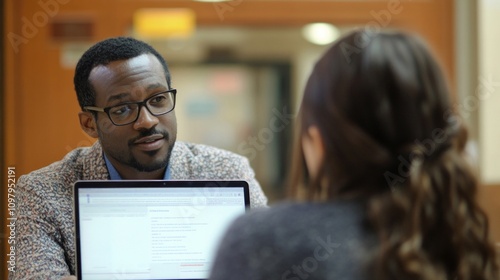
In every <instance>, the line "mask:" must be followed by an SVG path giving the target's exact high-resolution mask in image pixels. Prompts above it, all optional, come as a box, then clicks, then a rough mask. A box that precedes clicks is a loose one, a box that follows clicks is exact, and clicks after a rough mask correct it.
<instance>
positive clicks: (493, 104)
mask: <svg viewBox="0 0 500 280" xmlns="http://www.w3.org/2000/svg"><path fill="white" fill-rule="evenodd" d="M478 25H479V33H478V36H479V41H478V55H479V81H478V86H477V89H478V91H477V95H476V100H478V101H479V137H478V138H479V149H480V165H481V178H482V180H483V182H484V183H485V184H497V185H498V184H500V164H499V160H500V123H499V122H500V32H499V31H498V26H500V0H480V1H479V7H478ZM464 101H465V100H464ZM469 102H471V103H472V102H473V100H472V99H471V100H469ZM471 106H472V104H471ZM499 201H500V200H499Z"/></svg>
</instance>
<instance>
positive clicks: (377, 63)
mask: <svg viewBox="0 0 500 280" xmlns="http://www.w3.org/2000/svg"><path fill="white" fill-rule="evenodd" d="M449 95H450V94H449V91H448V89H447V86H446V82H445V79H444V77H443V75H442V73H441V70H440V68H439V66H438V65H437V63H436V61H435V60H434V58H433V57H432V55H431V54H430V52H429V51H428V49H427V47H426V46H425V44H424V43H423V42H422V41H420V40H419V39H418V38H417V37H415V36H412V35H408V34H404V33H398V32H392V33H366V32H362V31H358V32H354V33H351V34H349V35H348V36H346V37H344V38H342V39H340V40H339V41H338V42H337V43H336V44H334V45H333V46H332V47H331V48H330V49H329V50H328V51H327V52H326V53H325V54H324V55H323V56H322V57H321V59H320V60H319V61H318V62H317V63H316V65H315V67H314V69H313V72H312V74H311V76H310V78H309V81H308V83H307V86H306V90H305V93H304V97H303V101H302V107H301V112H300V125H301V128H300V130H299V132H300V141H299V142H300V144H301V145H299V155H301V156H300V158H301V160H299V161H297V162H296V165H297V166H296V170H294V171H295V172H294V174H295V175H294V176H297V177H298V178H295V182H299V181H300V175H298V174H301V172H300V171H301V170H303V166H301V164H300V163H304V162H305V163H306V165H307V169H308V171H309V177H310V179H311V180H310V182H308V184H307V187H306V188H300V187H299V185H300V184H298V183H296V185H295V188H292V191H293V192H295V193H294V195H295V196H299V197H304V196H305V197H306V198H308V199H311V200H329V199H335V198H346V197H364V198H369V200H368V201H369V202H368V204H367V206H368V208H367V212H368V213H367V215H368V216H369V218H370V221H371V224H372V225H373V228H374V229H375V231H376V232H377V234H378V236H379V238H380V247H379V251H378V253H377V256H378V257H377V258H376V261H375V262H374V268H375V274H374V275H375V278H376V279H497V277H498V274H499V272H498V266H497V265H496V257H495V251H494V249H493V246H492V244H491V243H490V242H489V240H488V222H487V219H486V216H485V215H484V213H483V212H482V210H481V209H480V207H479V206H478V204H477V202H476V192H477V181H476V179H475V176H474V174H473V172H472V171H471V169H470V167H469V166H468V163H467V162H466V160H465V158H464V157H463V148H464V146H465V141H466V132H465V129H464V127H463V126H462V125H461V123H460V120H459V118H458V117H457V116H456V115H455V113H454V112H453V110H452V108H451V103H450V100H449V99H450V96H449ZM297 163H298V164H297ZM394 189H397V190H398V191H393V190H394Z"/></svg>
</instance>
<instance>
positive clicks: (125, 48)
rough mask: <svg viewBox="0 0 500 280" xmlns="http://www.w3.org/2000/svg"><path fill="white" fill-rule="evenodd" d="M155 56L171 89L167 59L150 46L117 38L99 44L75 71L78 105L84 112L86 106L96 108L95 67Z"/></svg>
mask: <svg viewBox="0 0 500 280" xmlns="http://www.w3.org/2000/svg"><path fill="white" fill-rule="evenodd" d="M142 54H153V55H154V56H155V57H156V58H157V59H158V60H159V61H160V63H161V65H162V66H163V70H164V71H165V78H166V80H167V85H168V87H169V88H170V71H169V70H168V66H167V63H166V62H165V59H164V58H163V57H162V56H161V55H160V54H159V53H158V52H157V51H156V50H155V49H154V48H153V47H151V46H150V45H148V44H146V43H145V42H142V41H139V40H137V39H134V38H130V37H115V38H110V39H106V40H103V41H101V42H98V43H97V44H95V45H94V46H92V47H91V48H90V49H88V50H87V51H86V52H85V53H84V54H83V55H82V57H81V58H80V60H79V61H78V64H77V65H76V69H75V77H74V80H73V82H74V84H75V91H76V95H77V97H78V103H79V104H80V107H81V108H82V110H83V107H85V106H95V98H96V97H95V91H94V88H93V87H92V85H91V84H90V81H89V75H90V72H91V71H92V69H94V67H96V66H99V65H107V64H108V63H110V62H113V61H117V60H125V59H130V58H134V57H137V56H140V55H142Z"/></svg>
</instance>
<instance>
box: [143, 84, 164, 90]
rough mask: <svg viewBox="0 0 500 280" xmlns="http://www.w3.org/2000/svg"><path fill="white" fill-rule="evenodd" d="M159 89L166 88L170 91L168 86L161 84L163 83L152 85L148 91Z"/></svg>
mask: <svg viewBox="0 0 500 280" xmlns="http://www.w3.org/2000/svg"><path fill="white" fill-rule="evenodd" d="M157 88H165V89H168V87H167V86H165V85H164V84H161V83H156V84H151V85H149V86H148V88H147V90H152V89H157Z"/></svg>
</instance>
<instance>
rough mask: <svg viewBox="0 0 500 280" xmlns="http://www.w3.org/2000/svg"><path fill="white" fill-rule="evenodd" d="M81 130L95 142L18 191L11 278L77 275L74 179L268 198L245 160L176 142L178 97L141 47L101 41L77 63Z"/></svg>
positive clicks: (256, 200) (254, 200) (163, 69)
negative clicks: (237, 188) (201, 182)
mask: <svg viewBox="0 0 500 280" xmlns="http://www.w3.org/2000/svg"><path fill="white" fill-rule="evenodd" d="M74 84H75V91H76V93H77V97H78V102H79V104H80V107H81V108H82V111H81V112H80V113H79V119H80V126H81V127H82V129H83V130H84V131H85V132H86V133H87V134H88V135H90V136H91V137H94V138H97V139H98V141H96V143H95V144H94V145H93V146H92V147H87V148H78V149H75V150H73V151H71V152H70V153H69V154H67V155H66V156H65V157H64V159H62V160H61V161H59V162H56V163H53V164H51V165H49V166H47V167H45V168H42V169H40V170H37V171H34V172H32V173H30V174H28V175H25V176H21V178H20V179H19V183H18V186H17V198H18V200H17V202H18V204H17V205H18V217H17V223H16V234H17V235H16V242H17V244H16V245H17V246H16V254H17V259H16V272H15V273H11V274H10V275H9V278H11V279H27V278H30V279H54V278H55V279H58V278H61V277H63V276H65V275H70V274H72V275H73V274H75V251H74V246H75V243H74V228H73V206H72V186H73V184H74V182H76V181H77V180H108V179H111V180H127V179H166V180H168V179H175V180H195V179H222V180H223V179H243V180H247V181H248V182H249V185H250V204H251V207H261V206H265V205H266V203H267V199H266V197H265V195H264V193H263V191H262V189H261V187H260V185H259V184H258V182H257V181H256V180H255V178H254V173H253V170H252V169H251V167H250V166H249V163H248V160H246V159H245V158H243V157H241V156H238V155H236V154H233V153H230V152H228V151H224V150H220V149H216V148H213V147H208V146H204V145H195V144H190V143H184V142H176V136H177V122H176V117H175V110H174V109H175V98H176V94H177V90H176V89H174V88H172V87H171V81H170V72H169V70H168V67H167V64H166V62H165V60H164V59H163V58H162V57H161V55H160V54H158V52H157V51H156V50H154V49H153V48H152V47H151V46H149V45H147V44H146V43H144V42H141V41H138V40H135V39H132V38H124V37H118V38H112V39H108V40H104V41H102V42H99V43H97V44H96V45H94V46H93V47H91V48H90V49H89V50H87V52H85V53H84V54H83V56H82V57H81V59H80V61H79V62H78V64H77V66H76V71H75V77H74Z"/></svg>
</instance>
